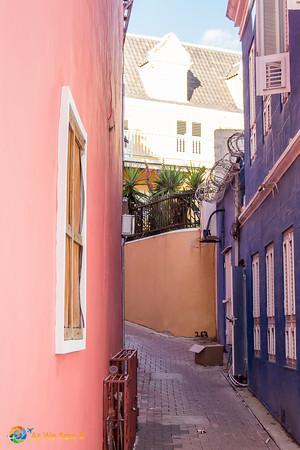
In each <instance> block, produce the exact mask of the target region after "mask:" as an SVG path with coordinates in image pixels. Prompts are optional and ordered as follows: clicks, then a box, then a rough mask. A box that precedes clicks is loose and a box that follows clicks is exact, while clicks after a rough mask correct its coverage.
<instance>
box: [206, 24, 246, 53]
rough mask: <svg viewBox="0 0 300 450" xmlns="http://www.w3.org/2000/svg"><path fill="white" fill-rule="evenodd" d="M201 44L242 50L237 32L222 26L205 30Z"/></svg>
mask: <svg viewBox="0 0 300 450" xmlns="http://www.w3.org/2000/svg"><path fill="white" fill-rule="evenodd" d="M200 44H201V45H208V46H211V47H220V48H226V49H230V50H241V44H240V41H239V37H238V36H237V35H236V34H235V33H230V32H228V31H224V30H222V29H221V28H215V29H210V30H207V31H205V32H204V33H203V36H202V38H201V41H200Z"/></svg>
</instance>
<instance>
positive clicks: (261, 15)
mask: <svg viewBox="0 0 300 450" xmlns="http://www.w3.org/2000/svg"><path fill="white" fill-rule="evenodd" d="M287 1H288V0H257V9H256V41H257V58H256V88H257V95H270V94H282V93H284V92H290V55H289V52H288V40H289V38H288V4H287Z"/></svg>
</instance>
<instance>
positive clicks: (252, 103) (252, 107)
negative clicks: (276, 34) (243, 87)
mask: <svg viewBox="0 0 300 450" xmlns="http://www.w3.org/2000/svg"><path fill="white" fill-rule="evenodd" d="M254 45H255V43H254V40H253V42H252V44H251V47H250V50H249V63H248V71H249V111H250V114H249V118H250V160H251V161H253V160H254V159H255V156H256V150H257V141H256V92H255V52H254Z"/></svg>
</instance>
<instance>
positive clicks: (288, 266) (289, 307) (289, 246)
mask: <svg viewBox="0 0 300 450" xmlns="http://www.w3.org/2000/svg"><path fill="white" fill-rule="evenodd" d="M283 285H284V315H285V354H286V362H287V365H289V366H292V367H296V361H297V354H296V299H295V264H294V232H293V229H292V228H290V229H289V230H287V231H286V232H285V233H284V234H283Z"/></svg>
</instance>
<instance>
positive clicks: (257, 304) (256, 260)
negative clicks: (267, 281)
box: [252, 253, 260, 356]
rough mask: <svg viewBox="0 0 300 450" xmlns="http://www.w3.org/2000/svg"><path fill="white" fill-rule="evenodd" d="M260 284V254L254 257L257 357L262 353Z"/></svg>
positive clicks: (254, 334)
mask: <svg viewBox="0 0 300 450" xmlns="http://www.w3.org/2000/svg"><path fill="white" fill-rule="evenodd" d="M259 290H260V283H259V254H258V253H256V254H255V255H253V257H252V299H253V319H254V329H253V336H254V351H255V354H256V356H259V353H260V292H259Z"/></svg>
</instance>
